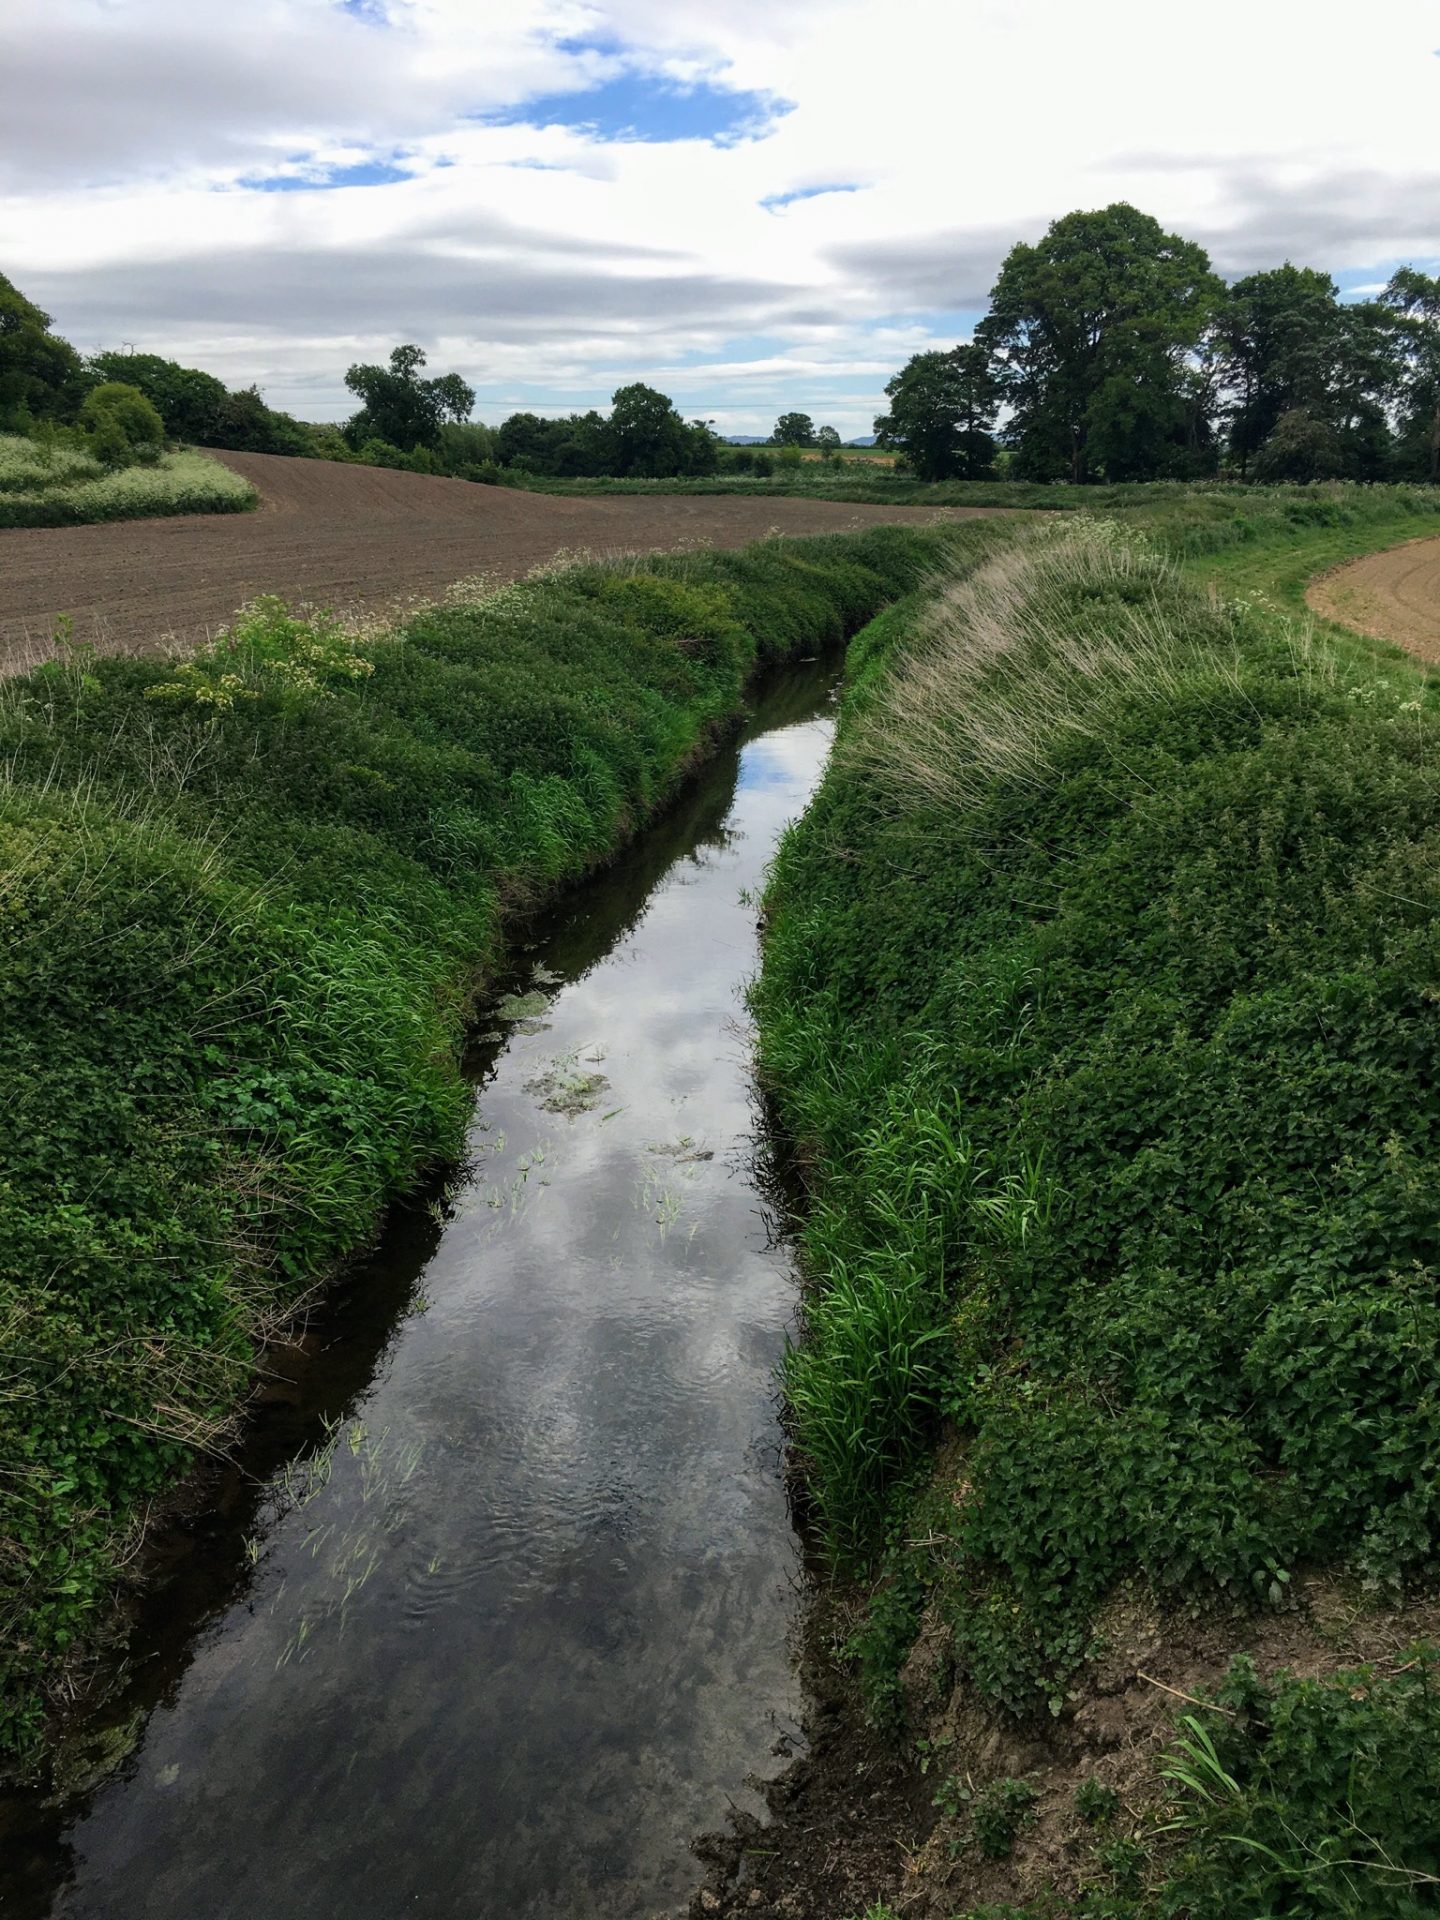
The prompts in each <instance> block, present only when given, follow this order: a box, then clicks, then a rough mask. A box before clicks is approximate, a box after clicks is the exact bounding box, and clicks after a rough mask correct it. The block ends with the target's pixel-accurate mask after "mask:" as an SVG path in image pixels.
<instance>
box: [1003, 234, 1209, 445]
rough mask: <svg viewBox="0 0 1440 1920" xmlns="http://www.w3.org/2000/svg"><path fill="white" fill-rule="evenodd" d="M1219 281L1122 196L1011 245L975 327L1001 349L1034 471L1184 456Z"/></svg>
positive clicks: (1019, 433)
mask: <svg viewBox="0 0 1440 1920" xmlns="http://www.w3.org/2000/svg"><path fill="white" fill-rule="evenodd" d="M1221 293H1222V289H1221V284H1220V282H1219V280H1217V279H1216V277H1215V275H1214V274H1213V273H1212V272H1211V270H1210V261H1209V257H1208V255H1207V254H1206V253H1205V251H1204V249H1203V248H1201V247H1197V246H1195V245H1194V244H1193V243H1192V242H1191V241H1188V240H1182V239H1181V238H1180V236H1179V235H1178V234H1173V233H1166V232H1165V231H1164V230H1163V229H1162V228H1161V226H1160V225H1159V223H1158V221H1155V220H1152V219H1151V218H1150V216H1149V215H1148V214H1144V213H1141V212H1140V211H1139V210H1138V209H1137V208H1135V207H1132V206H1130V205H1128V204H1127V203H1126V202H1124V201H1120V202H1117V203H1116V204H1115V205H1113V206H1109V207H1106V208H1104V209H1103V210H1101V211H1100V212H1096V213H1071V214H1067V215H1066V216H1065V217H1064V218H1063V219H1061V220H1057V221H1055V222H1054V224H1053V225H1052V226H1051V227H1050V229H1049V231H1048V232H1047V233H1046V235H1045V237H1044V239H1043V240H1041V242H1040V243H1039V245H1038V246H1033V247H1032V246H1026V245H1023V244H1022V245H1020V246H1017V247H1013V248H1012V249H1011V250H1010V252H1009V254H1008V255H1007V256H1006V258H1005V262H1004V265H1003V266H1002V267H1001V269H1000V277H999V279H998V280H997V281H996V283H995V287H994V290H993V292H992V293H991V296H990V303H991V304H990V312H989V313H988V314H987V315H986V317H985V319H984V321H983V322H982V323H981V325H980V326H979V327H978V328H977V329H976V335H975V337H976V340H977V341H978V342H979V343H980V344H981V345H983V346H984V347H986V348H988V349H989V350H990V351H991V352H992V353H993V354H995V355H996V356H997V358H998V360H999V362H1000V367H1001V374H1002V379H1003V382H1004V386H1005V392H1006V397H1007V398H1008V399H1009V401H1010V405H1011V408H1012V410H1013V415H1014V419H1013V425H1012V429H1011V431H1012V434H1013V437H1014V439H1015V442H1016V445H1017V449H1018V459H1019V465H1020V467H1021V470H1022V472H1023V473H1024V474H1025V475H1026V477H1029V478H1033V479H1056V478H1060V477H1062V476H1063V477H1068V478H1069V479H1071V480H1073V481H1076V482H1082V481H1088V480H1093V479H1095V478H1097V477H1099V475H1100V474H1101V473H1103V474H1104V476H1105V477H1106V478H1107V479H1140V478H1145V477H1149V476H1150V475H1152V474H1155V473H1160V472H1165V471H1169V470H1172V469H1173V468H1174V467H1175V466H1176V465H1177V464H1181V463H1182V461H1183V449H1184V445H1185V441H1186V437H1187V424H1188V422H1187V392H1186V367H1187V358H1188V356H1189V355H1190V354H1191V353H1192V351H1193V350H1194V348H1195V347H1196V345H1197V343H1198V342H1199V341H1200V339H1201V336H1202V334H1203V333H1204V330H1205V327H1206V324H1207V322H1208V320H1209V318H1210V315H1211V313H1212V311H1213V309H1214V307H1215V305H1216V303H1217V302H1218V301H1219V299H1220V298H1221Z"/></svg>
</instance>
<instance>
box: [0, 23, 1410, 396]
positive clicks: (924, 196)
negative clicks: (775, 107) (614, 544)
mask: <svg viewBox="0 0 1440 1920" xmlns="http://www.w3.org/2000/svg"><path fill="white" fill-rule="evenodd" d="M380 10H382V9H379V8H372V9H371V10H370V11H371V13H372V15H373V13H375V12H376V11H380ZM383 11H384V13H385V15H386V19H387V24H385V25H384V26H377V25H375V24H373V23H372V22H371V21H367V20H366V19H364V18H361V17H359V16H358V14H357V13H356V12H353V11H351V10H347V9H345V8H343V7H341V6H340V5H339V4H332V0H249V4H247V5H245V6H243V7H233V6H232V7H210V6H196V5H194V4H193V0H9V3H8V5H7V6H6V8H5V9H4V14H3V18H0V124H3V125H4V127H5V130H6V153H7V172H6V173H5V175H4V176H0V234H3V236H4V255H3V259H0V266H3V268H4V270H5V271H6V272H7V273H9V274H10V275H11V277H12V278H13V279H15V280H16V281H17V282H18V283H19V284H20V285H21V286H22V287H23V288H25V289H26V290H27V291H29V292H31V293H32V294H33V295H34V297H36V298H38V299H40V300H41V301H42V303H43V304H45V305H47V306H49V307H50V308H51V309H52V310H53V311H54V313H55V315H56V319H57V322H58V324H59V325H60V326H61V327H62V329H64V330H66V331H69V332H71V333H72V334H73V335H74V337H75V338H76V339H77V341H78V343H79V344H81V345H82V346H86V347H89V346H93V345H96V344H100V343H102V342H103V343H109V344H113V343H114V342H115V341H116V340H118V339H120V338H125V339H130V340H134V341H136V342H137V344H142V345H144V346H147V347H152V348H154V349H156V350H159V351H172V352H176V353H179V354H182V355H183V356H185V357H188V358H190V359H192V360H194V361H195V362H197V363H199V364H202V365H206V366H209V367H212V368H213V369H214V370H215V371H216V372H218V373H220V374H221V375H222V376H223V377H225V378H227V379H231V380H244V381H248V380H250V379H258V380H259V381H260V382H261V384H262V385H263V386H264V387H265V388H266V389H267V391H268V393H269V395H270V397H271V398H272V399H273V400H275V401H276V402H277V403H278V404H281V405H285V404H289V405H292V406H294V407H296V409H297V410H298V411H301V412H305V413H308V414H311V415H313V416H316V417H333V416H334V415H336V414H337V413H340V412H342V411H344V409H345V402H346V396H345V394H344V392H343V388H342V387H341V385H340V375H341V373H342V372H343V369H344V366H345V365H346V364H347V362H348V361H349V360H350V359H351V358H353V357H355V356H356V355H359V354H362V353H363V354H371V353H374V352H378V351H381V350H383V349H384V348H385V347H387V346H388V345H389V344H391V343H392V342H393V341H394V340H395V339H397V338H400V337H405V338H415V339H418V340H420V341H421V342H422V343H423V344H425V345H426V346H428V347H432V348H433V349H434V352H433V356H432V357H433V358H434V360H435V361H436V362H437V363H438V364H443V365H447V366H448V365H455V366H458V367H459V368H460V369H461V370H462V371H463V372H464V373H465V374H466V376H467V377H468V378H469V379H471V380H472V381H474V382H475V383H476V384H477V385H478V386H479V387H480V388H481V391H482V394H484V395H488V396H490V397H491V400H492V401H494V402H497V403H498V402H499V401H502V400H514V399H517V398H518V397H521V396H523V395H524V394H529V393H534V394H536V395H541V396H549V397H553V398H554V399H555V400H556V401H558V402H562V403H572V402H573V403H576V404H590V403H592V402H594V401H597V400H602V401H603V398H604V396H605V395H606V394H607V393H608V391H609V389H610V388H611V387H612V386H613V385H615V384H617V383H618V382H619V380H621V379H623V378H631V377H658V376H659V375H660V374H662V373H663V375H664V383H665V384H666V385H667V388H668V390H670V391H673V392H674V393H675V394H676V396H677V398H680V399H681V400H682V401H683V403H684V404H685V405H686V406H687V408H688V407H690V406H691V405H692V404H693V405H694V406H696V407H701V406H703V407H705V408H706V410H707V411H708V412H710V413H715V414H717V416H723V417H724V418H725V419H726V423H727V424H729V425H731V426H734V427H736V428H737V429H738V428H742V427H743V428H746V429H749V430H760V429H763V428H764V427H766V426H768V425H769V424H770V418H771V417H773V413H771V411H770V409H771V406H772V400H773V399H778V400H781V401H783V402H784V403H785V404H787V405H795V406H800V407H803V408H805V409H806V410H807V411H811V412H813V413H815V414H816V415H817V417H822V418H833V419H834V420H835V421H836V424H838V425H839V426H841V427H842V429H845V430H847V431H851V430H856V429H860V430H863V429H866V428H868V426H869V419H870V415H871V414H872V413H873V412H874V411H876V409H877V408H878V406H879V405H880V404H881V388H882V387H883V384H884V379H885V377H886V375H887V373H888V372H889V371H890V370H893V368H894V366H896V365H898V364H899V363H900V361H901V360H902V359H903V358H904V357H906V355H907V354H908V353H910V352H913V351H916V350H917V348H918V347H919V346H928V345H932V344H936V343H938V342H941V341H944V340H946V339H947V338H948V337H949V335H948V334H947V332H946V329H947V328H950V329H953V327H954V325H955V324H956V323H955V322H954V321H953V320H942V319H941V318H940V317H939V316H941V315H942V314H949V315H953V314H954V313H955V312H956V311H957V310H965V309H969V308H973V307H974V306H976V305H978V304H979V303H980V302H982V301H983V298H984V295H985V293H986V291H987V289H988V287H989V285H990V284H991V282H992V280H993V278H994V274H995V271H996V268H997V267H998V265H999V262H1000V260H1001V259H1002V258H1003V255H1004V252H1005V250H1006V248H1007V247H1008V246H1009V245H1010V244H1011V242H1012V241H1014V240H1016V239H1020V238H1034V237H1035V236H1037V235H1038V233H1039V232H1040V231H1041V230H1042V229H1043V227H1044V225H1045V224H1046V222H1047V221H1048V220H1050V219H1052V218H1054V217H1055V216H1057V215H1058V214H1061V213H1064V212H1066V211H1068V210H1069V209H1070V208H1071V207H1074V206H1095V205H1103V204H1104V203H1105V202H1106V201H1108V200H1111V199H1115V198H1120V197H1124V198H1128V199H1131V200H1134V201H1135V202H1136V203H1137V204H1139V205H1140V206H1142V207H1144V208H1146V210H1147V211H1150V212H1152V213H1154V214H1156V215H1157V216H1158V217H1159V218H1160V219H1161V220H1163V221H1164V222H1165V223H1166V224H1167V225H1170V226H1174V227H1178V228H1179V229H1180V230H1181V231H1183V232H1185V233H1187V234H1189V235H1191V236H1192V237H1194V238H1197V239H1200V240H1203V241H1204V242H1205V243H1206V244H1207V245H1208V246H1210V248H1211V250H1212V252H1213V254H1214V255H1215V258H1216V261H1217V264H1218V265H1220V266H1221V267H1222V268H1223V269H1226V270H1230V271H1237V272H1238V271H1245V270H1249V269H1250V268H1252V267H1255V266H1258V265H1264V264H1268V263H1271V262H1277V261H1278V260H1280V259H1281V258H1284V257H1285V256H1287V255H1289V256H1291V257H1294V258H1297V259H1300V260H1302V261H1304V262H1305V263H1306V264H1314V265H1319V266H1323V267H1325V268H1327V269H1329V270H1330V271H1332V272H1337V273H1339V272H1345V271H1348V272H1350V273H1351V274H1352V275H1353V274H1354V273H1356V272H1359V273H1361V274H1364V275H1365V276H1366V277H1367V278H1382V277H1383V273H1384V270H1385V268H1386V266H1387V264H1388V263H1389V262H1391V261H1393V260H1395V259H1396V258H1401V257H1404V258H1415V259H1417V260H1426V259H1433V258H1434V257H1435V256H1437V255H1440V160H1437V157H1436V155H1435V150H1434V128H1435V126H1436V125H1440V59H1437V58H1436V56H1435V47H1436V44H1437V42H1440V32H1437V28H1436V21H1435V12H1434V8H1433V6H1431V5H1430V4H1428V3H1427V0H1374V3H1373V4H1372V5H1370V6H1369V7H1368V8H1367V9H1366V11H1365V14H1364V20H1363V31H1356V29H1355V17H1354V14H1353V10H1351V9H1348V8H1347V9H1346V10H1345V11H1344V12H1343V13H1342V11H1341V9H1340V8H1339V6H1338V5H1336V4H1334V0H1325V3H1322V4H1319V5H1312V6H1310V7H1307V8H1305V9H1303V10H1302V9H1300V8H1298V7H1295V6H1291V5H1284V4H1280V5H1271V6H1268V7H1267V6H1257V5H1256V4H1255V3H1254V0H1212V3H1211V5H1210V6H1209V7H1208V8H1207V9H1206V10H1205V13H1204V16H1203V19H1202V18H1200V17H1198V16H1196V15H1195V14H1194V13H1193V12H1186V11H1183V10H1180V9H1175V8H1168V7H1157V6H1155V5H1153V3H1152V0H1144V3H1143V4H1142V0H1095V4H1094V5H1092V6H1090V7H1088V8H1079V7H1076V6H1074V5H1073V4H1072V3H1071V0H1009V3H1008V4H1004V5H1001V4H997V3H994V0H726V4H725V5H724V6H723V7H719V8H717V7H714V6H712V5H708V4H707V5H705V6H702V5H700V4H699V0H604V4H599V3H597V4H593V5H592V4H584V3H583V0H384V6H383ZM637 72H648V73H650V74H652V75H654V76H657V78H656V81H655V84H656V85H660V84H661V79H662V77H666V76H668V77H669V78H670V79H672V80H682V81H685V82H699V81H706V80H708V81H709V82H710V84H711V85H712V87H721V88H735V89H749V90H753V91H754V92H756V93H761V94H765V95H770V96H780V97H781V98H783V99H784V100H787V101H791V102H793V103H794V110H793V111H792V112H790V113H788V114H786V115H784V116H783V117H781V118H780V119H778V120H777V121H775V122H774V123H773V124H772V125H771V126H770V128H769V130H768V131H767V132H766V133H764V134H763V136H762V137H759V138H754V139H744V140H741V141H739V142H738V143H736V144H733V145H716V144H712V143H711V142H710V141H707V140H704V139H699V138H696V139H689V140H681V141H669V142H665V143H655V142H650V141H638V140H606V139H604V138H602V137H599V136H597V135H594V134H587V133H583V132H578V131H575V130H573V129H568V128H566V127H564V126H560V125H554V124H552V125H549V126H545V127H535V126H528V125H525V124H523V123H522V124H507V125H503V126H502V125H495V124H485V123H484V122H483V121H481V120H478V119H476V118H475V117H474V116H476V115H477V114H482V113H485V112H491V111H495V110H499V109H505V110H507V112H508V113H511V114H513V113H514V112H515V111H517V110H518V109H520V108H521V105H522V103H523V102H524V101H525V100H526V99H531V98H535V97H536V96H541V95H554V94H566V93H570V94H576V95H577V101H576V108H575V112H576V116H577V117H580V116H581V115H582V114H583V112H584V106H583V102H582V100H581V98H580V97H579V91H580V90H582V89H584V88H586V87H588V86H590V85H593V84H602V83H605V82H610V81H614V80H616V79H617V78H619V77H622V76H626V75H628V76H631V79H632V82H633V76H634V75H635V74H636V73H637ZM550 117H553V116H550ZM372 157H376V158H379V159H381V160H383V161H392V160H397V157H398V164H399V166H400V167H402V168H403V169H405V170H406V171H407V172H408V173H409V176H410V177H408V178H404V179H401V180H399V181H397V182H396V183H395V184H392V185H385V186H370V187H348V188H338V189H334V190H330V191H324V192H320V191H317V192H261V191H257V190H255V189H254V188H252V187H249V186H247V185H245V184H243V183H244V182H245V181H246V180H248V179H251V178H254V177H257V176H264V175H267V174H270V175H273V174H276V173H290V174H293V173H295V172H296V171H297V170H299V171H302V172H304V173H305V174H306V177H312V178H320V177H323V176H324V175H325V174H326V172H327V171H328V170H331V169H334V168H337V167H345V166H351V165H355V164H357V163H359V162H363V161H365V160H367V159H369V158H372ZM837 186H854V187H858V188H861V189H863V190H862V191H858V192H850V193H836V192H829V193H813V192H812V193H811V197H806V198H798V199H793V200H790V201H789V202H788V204H785V205H782V206H775V205H774V204H773V202H774V200H775V197H776V196H784V195H787V194H793V193H797V192H800V193H805V192H807V191H809V190H813V189H816V188H822V187H830V188H833V187H837ZM766 201H770V202H772V204H771V205H770V206H769V207H766V206H765V205H764V204H763V203H764V202H766ZM487 406H488V410H489V411H490V412H491V414H492V415H493V414H494V412H495V411H496V406H495V405H492V404H489V403H488V402H487V401H486V400H483V399H482V403H481V411H482V412H484V411H486V410H487ZM502 410H508V409H502Z"/></svg>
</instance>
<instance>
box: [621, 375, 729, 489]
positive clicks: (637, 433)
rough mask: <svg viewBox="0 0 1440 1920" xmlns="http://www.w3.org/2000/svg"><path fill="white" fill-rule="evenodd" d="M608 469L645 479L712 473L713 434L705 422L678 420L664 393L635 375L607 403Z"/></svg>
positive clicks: (714, 454)
mask: <svg viewBox="0 0 1440 1920" xmlns="http://www.w3.org/2000/svg"><path fill="white" fill-rule="evenodd" d="M610 459H611V461H612V463H613V464H612V465H611V467H610V469H609V470H610V472H612V473H615V474H619V475H626V474H629V475H634V476H636V477H638V478H644V479H670V478H673V477H674V476H676V475H678V474H685V473H713V472H714V470H715V461H716V449H715V436H714V434H713V433H711V431H710V429H709V427H708V426H707V425H706V424H705V423H704V422H703V421H695V422H693V423H692V422H688V421H685V420H682V419H681V417H680V415H679V414H678V413H677V412H676V410H675V408H674V406H673V405H672V404H671V401H670V398H669V396H668V395H667V394H663V393H659V392H657V391H656V389H655V388H654V387H647V386H646V385H645V384H644V382H643V381H639V380H636V381H634V382H632V383H631V385H629V386H627V387H618V388H617V389H616V390H615V393H614V394H613V396H612V397H611V402H610Z"/></svg>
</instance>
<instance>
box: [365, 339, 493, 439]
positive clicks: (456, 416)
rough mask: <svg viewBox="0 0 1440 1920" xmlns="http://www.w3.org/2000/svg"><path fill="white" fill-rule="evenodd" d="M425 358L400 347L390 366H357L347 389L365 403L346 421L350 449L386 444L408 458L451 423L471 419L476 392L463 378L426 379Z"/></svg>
mask: <svg viewBox="0 0 1440 1920" xmlns="http://www.w3.org/2000/svg"><path fill="white" fill-rule="evenodd" d="M424 365H425V355H424V354H423V352H422V351H421V350H420V348H419V347H417V346H412V345H406V346H401V347H396V348H394V349H393V350H392V352H391V355H390V364H389V366H388V367H376V366H369V365H363V364H362V365H356V366H353V367H351V368H350V369H349V371H348V372H347V373H346V375H345V384H346V386H347V387H348V388H349V389H350V391H351V392H352V393H353V394H354V395H355V396H356V398H357V399H358V400H359V401H360V402H361V407H360V411H359V413H357V414H356V415H355V416H354V418H353V419H351V420H349V421H347V422H346V425H345V437H346V439H347V440H349V442H350V444H351V445H352V446H356V447H359V446H363V445H364V444H365V442H366V441H367V440H384V441H386V442H387V443H388V444H389V445H390V446H392V447H399V448H400V449H401V451H402V452H404V453H411V452H413V451H414V450H415V448H416V447H433V446H435V445H437V444H438V442H439V439H440V429H441V427H442V426H443V425H444V423H445V422H446V421H447V420H452V421H458V420H465V419H468V417H469V414H470V409H471V408H472V407H473V406H474V404H475V394H474V390H473V389H472V388H470V387H468V386H466V384H465V382H464V381H463V380H462V379H461V378H460V376H459V374H456V373H447V374H442V375H441V376H440V378H439V379H437V380H423V379H422V378H421V377H420V370H421V368H422V367H423V366H424Z"/></svg>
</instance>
